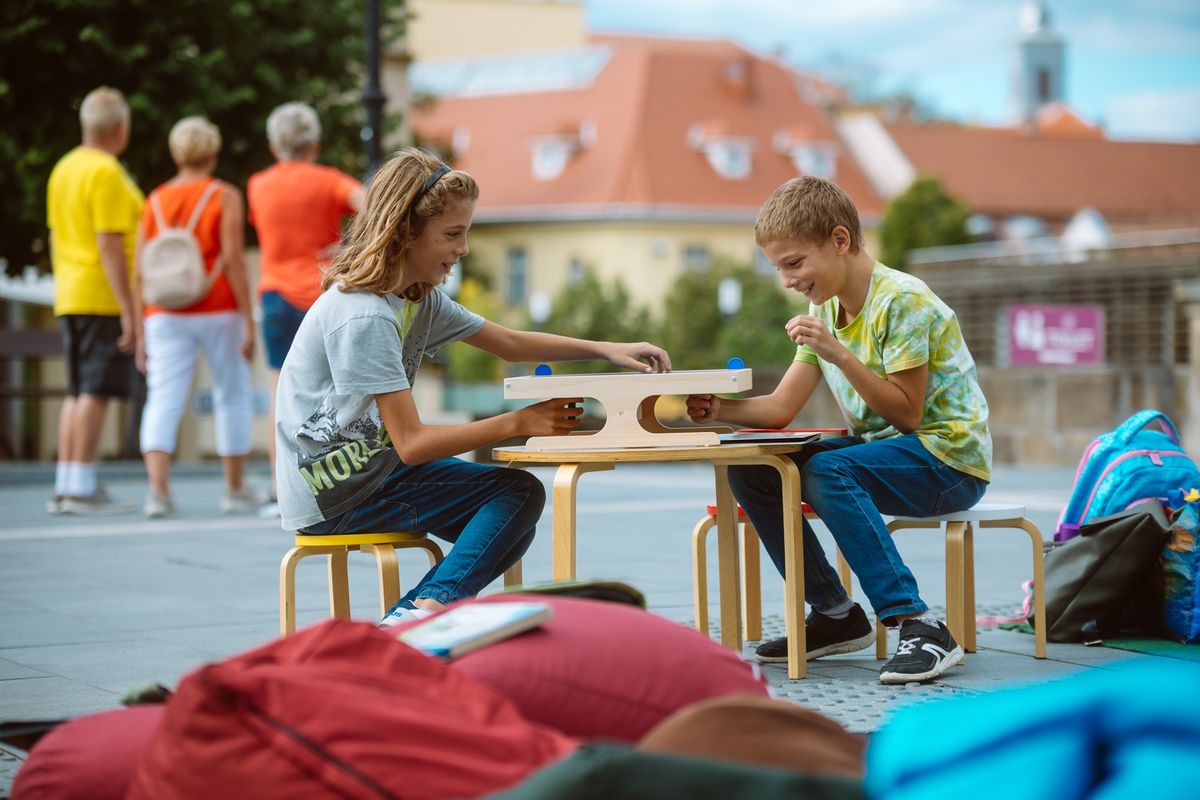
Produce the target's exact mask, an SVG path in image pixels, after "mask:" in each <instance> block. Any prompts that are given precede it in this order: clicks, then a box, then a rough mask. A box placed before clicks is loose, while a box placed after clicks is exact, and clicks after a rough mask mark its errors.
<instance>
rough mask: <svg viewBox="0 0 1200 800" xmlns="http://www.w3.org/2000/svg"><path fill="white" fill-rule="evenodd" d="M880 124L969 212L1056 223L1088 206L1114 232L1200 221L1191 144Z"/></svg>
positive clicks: (1199, 149)
mask: <svg viewBox="0 0 1200 800" xmlns="http://www.w3.org/2000/svg"><path fill="white" fill-rule="evenodd" d="M887 129H888V132H889V133H890V134H891V136H892V138H893V139H894V140H895V142H896V144H897V145H898V146H899V147H900V149H901V150H902V151H903V152H904V154H905V155H906V156H907V157H908V159H909V161H911V162H912V164H913V166H914V167H915V168H916V170H917V171H918V172H921V173H928V174H932V175H936V176H938V177H939V178H940V179H941V181H942V185H943V186H944V187H945V188H946V190H947V191H949V192H950V193H951V194H953V195H955V196H956V197H958V198H959V199H961V200H962V201H963V202H964V203H966V204H967V206H968V207H970V208H971V210H972V211H975V212H979V213H984V214H991V215H996V216H1007V215H1014V214H1031V215H1035V216H1039V217H1042V218H1044V219H1047V220H1050V221H1052V222H1061V221H1065V220H1067V219H1069V218H1070V217H1071V216H1072V215H1073V214H1074V213H1075V212H1076V211H1079V210H1080V209H1081V208H1084V207H1087V206H1090V207H1092V208H1095V209H1096V210H1098V211H1099V212H1100V213H1101V214H1103V215H1104V217H1105V219H1106V220H1108V222H1109V224H1110V225H1113V226H1114V228H1128V227H1134V226H1154V227H1159V226H1166V225H1195V224H1197V223H1200V180H1197V177H1198V176H1200V145H1196V144H1167V143H1159V142H1118V141H1110V140H1107V139H1079V138H1063V137H1061V136H1037V135H1029V134H1024V135H1014V133H1013V131H1012V130H1004V129H988V128H971V127H965V126H960V125H949V124H928V125H921V124H917V123H912V122H895V123H889V124H887Z"/></svg>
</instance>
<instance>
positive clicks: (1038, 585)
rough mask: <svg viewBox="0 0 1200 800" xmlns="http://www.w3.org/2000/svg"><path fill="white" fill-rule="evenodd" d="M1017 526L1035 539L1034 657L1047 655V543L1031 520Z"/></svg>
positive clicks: (1025, 520) (1021, 521)
mask: <svg viewBox="0 0 1200 800" xmlns="http://www.w3.org/2000/svg"><path fill="white" fill-rule="evenodd" d="M1016 525H1017V527H1019V528H1020V529H1021V530H1023V531H1025V532H1026V533H1028V534H1029V538H1030V539H1032V540H1033V622H1034V626H1033V633H1034V651H1033V653H1034V657H1035V658H1045V657H1046V560H1045V554H1044V552H1043V550H1042V548H1043V547H1044V545H1045V542H1044V540H1043V539H1042V532H1041V531H1040V530H1038V526H1037V525H1034V524H1033V522H1032V521H1031V520H1028V519H1022V520H1020V521H1019V522H1017V523H1016Z"/></svg>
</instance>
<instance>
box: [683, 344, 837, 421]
mask: <svg viewBox="0 0 1200 800" xmlns="http://www.w3.org/2000/svg"><path fill="white" fill-rule="evenodd" d="M820 383H821V370H820V368H818V367H817V365H816V364H805V363H803V362H801V361H795V362H793V363H792V365H791V366H790V367H788V371H787V372H785V373H784V374H783V379H782V380H780V381H779V385H778V386H776V387H775V391H773V392H771V393H770V394H768V395H763V396H762V397H750V398H747V399H745V400H736V399H731V400H723V399H721V398H720V397H717V396H715V395H711V394H694V395H691V396H690V397H688V399H687V410H688V416H689V417H690V418H691V420H692V422H695V423H697V424H705V423H710V422H728V423H730V424H733V425H744V426H746V427H749V428H783V427H785V426H787V425H788V424H789V423H790V422H791V421H792V420H793V419H794V418H795V416H796V415H797V414H798V413H800V409H802V408H804V405H805V404H806V403H807V402H808V399H809V398H810V397H812V394H813V392H814V391H815V390H816V388H817V386H818V385H819V384H820Z"/></svg>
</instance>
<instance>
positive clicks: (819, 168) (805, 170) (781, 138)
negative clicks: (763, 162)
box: [772, 128, 838, 180]
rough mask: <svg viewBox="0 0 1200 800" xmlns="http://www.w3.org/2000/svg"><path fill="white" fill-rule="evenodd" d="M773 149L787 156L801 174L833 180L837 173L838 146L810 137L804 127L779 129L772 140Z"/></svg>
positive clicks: (809, 133)
mask: <svg viewBox="0 0 1200 800" xmlns="http://www.w3.org/2000/svg"><path fill="white" fill-rule="evenodd" d="M772 144H774V146H775V149H776V150H778V151H779V152H780V153H783V154H784V155H785V156H787V157H788V158H789V159H790V160H791V162H792V166H793V167H795V168H796V171H797V172H799V173H800V174H801V175H812V176H813V177H814V178H824V179H825V180H833V178H834V176H836V175H837V156H838V146H837V145H836V144H835V143H833V142H828V141H821V140H819V139H813V138H811V132H810V131H808V130H805V129H801V130H789V129H786V128H785V129H781V130H778V131H776V132H775V136H774V138H773V140H772Z"/></svg>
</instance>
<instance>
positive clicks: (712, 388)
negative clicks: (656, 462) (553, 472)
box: [504, 365, 752, 451]
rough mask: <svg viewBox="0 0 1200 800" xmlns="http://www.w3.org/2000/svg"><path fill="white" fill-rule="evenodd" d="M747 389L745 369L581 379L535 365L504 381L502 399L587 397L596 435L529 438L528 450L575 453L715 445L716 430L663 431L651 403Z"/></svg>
mask: <svg viewBox="0 0 1200 800" xmlns="http://www.w3.org/2000/svg"><path fill="white" fill-rule="evenodd" d="M751 386H752V382H751V377H750V370H749V369H748V368H746V367H740V368H735V369H698V370H682V371H680V372H652V373H639V372H609V373H599V374H586V375H553V374H550V369H549V367H547V366H545V365H542V366H540V367H538V372H537V374H535V375H528V376H523V377H519V378H505V380H504V397H505V399H507V400H550V399H552V398H555V397H590V398H592V399H593V400H596V401H597V402H599V403H600V404H601V405H602V406H604V413H605V415H606V419H605V421H604V427H602V428H601V429H600V430H598V431H580V432H576V433H573V434H570V435H569V436H533V437H530V439H529V441H528V442H526V443H525V446H526V447H527V448H528V449H530V450H545V451H555V450H578V449H579V448H581V447H586V448H588V449H592V448H609V447H612V448H618V447H681V446H694V445H717V444H720V443H721V442H720V438H719V436H718V434H720V433H724V432H727V431H729V430H730V429H729V428H726V427H717V428H695V427H693V428H687V429H680V428H669V427H667V426H666V425H663V424H662V423H661V422H659V421H658V417H657V416H655V414H654V404H655V402H657V400H658V398H659V396H660V395H664V394H683V395H687V394H737V393H738V392H744V391H747V390H748V389H750V388H751Z"/></svg>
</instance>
